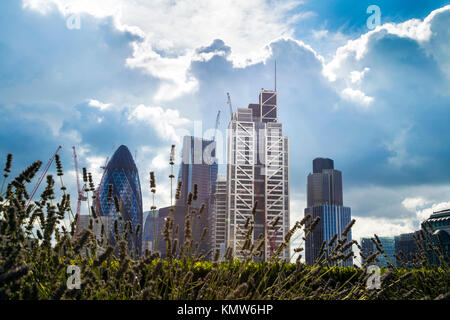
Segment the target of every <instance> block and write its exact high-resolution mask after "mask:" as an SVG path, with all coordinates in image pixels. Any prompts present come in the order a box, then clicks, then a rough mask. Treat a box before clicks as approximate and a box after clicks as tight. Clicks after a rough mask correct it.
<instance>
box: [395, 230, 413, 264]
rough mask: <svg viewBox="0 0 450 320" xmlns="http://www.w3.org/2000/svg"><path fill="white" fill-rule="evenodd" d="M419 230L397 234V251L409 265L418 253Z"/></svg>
mask: <svg viewBox="0 0 450 320" xmlns="http://www.w3.org/2000/svg"><path fill="white" fill-rule="evenodd" d="M417 234H418V231H416V232H411V233H403V234H400V235H398V236H395V253H396V254H397V256H399V257H400V259H401V261H402V262H403V263H404V264H406V265H408V264H410V263H411V262H412V261H413V260H414V257H415V255H416V254H417V253H418V248H417V244H416V239H415V238H416V237H417Z"/></svg>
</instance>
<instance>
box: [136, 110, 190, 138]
mask: <svg viewBox="0 0 450 320" xmlns="http://www.w3.org/2000/svg"><path fill="white" fill-rule="evenodd" d="M128 120H130V121H135V120H137V121H141V122H144V123H146V124H148V125H149V126H151V127H152V128H154V129H155V130H156V132H157V133H158V135H159V137H160V138H162V139H164V140H168V141H172V142H175V143H180V139H181V138H180V137H181V135H180V131H179V130H183V129H185V128H186V126H187V125H189V124H190V123H191V121H190V120H189V119H186V118H182V117H181V116H180V113H179V112H178V110H173V109H167V110H164V109H163V108H161V107H150V106H145V105H143V104H141V105H139V106H137V107H136V108H135V109H134V110H133V111H132V112H131V114H130V116H129V117H128Z"/></svg>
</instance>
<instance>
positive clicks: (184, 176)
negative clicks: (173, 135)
mask: <svg viewBox="0 0 450 320" xmlns="http://www.w3.org/2000/svg"><path fill="white" fill-rule="evenodd" d="M215 149H216V143H215V141H211V140H206V139H201V138H195V137H191V136H185V137H184V138H183V149H182V155H181V157H182V162H181V165H180V171H179V174H178V181H181V182H182V187H181V193H180V199H178V200H177V201H176V205H178V206H183V205H185V204H186V201H187V198H188V195H189V193H190V192H192V193H194V185H195V184H196V185H197V188H198V199H197V201H196V202H195V205H194V206H195V207H198V208H199V207H201V205H202V204H203V203H204V204H205V205H207V204H208V199H209V197H210V194H212V193H213V192H214V191H215V183H216V179H217V171H218V166H217V161H216V158H215Z"/></svg>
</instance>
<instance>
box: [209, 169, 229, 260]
mask: <svg viewBox="0 0 450 320" xmlns="http://www.w3.org/2000/svg"><path fill="white" fill-rule="evenodd" d="M209 208H210V215H209V230H210V242H211V248H212V249H213V250H216V249H219V250H220V252H221V255H223V254H224V251H225V248H226V235H227V180H226V177H225V176H222V175H219V176H218V177H217V181H216V191H215V192H214V193H213V194H212V196H211V198H210V207H209Z"/></svg>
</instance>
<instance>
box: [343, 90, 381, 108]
mask: <svg viewBox="0 0 450 320" xmlns="http://www.w3.org/2000/svg"><path fill="white" fill-rule="evenodd" d="M341 96H342V98H344V99H346V100H348V101H351V102H354V103H356V104H358V105H362V106H365V107H367V106H369V105H370V104H371V103H372V101H373V100H374V99H373V97H369V96H366V94H365V93H364V92H362V91H361V90H358V89H352V88H345V89H344V90H342V92H341Z"/></svg>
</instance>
